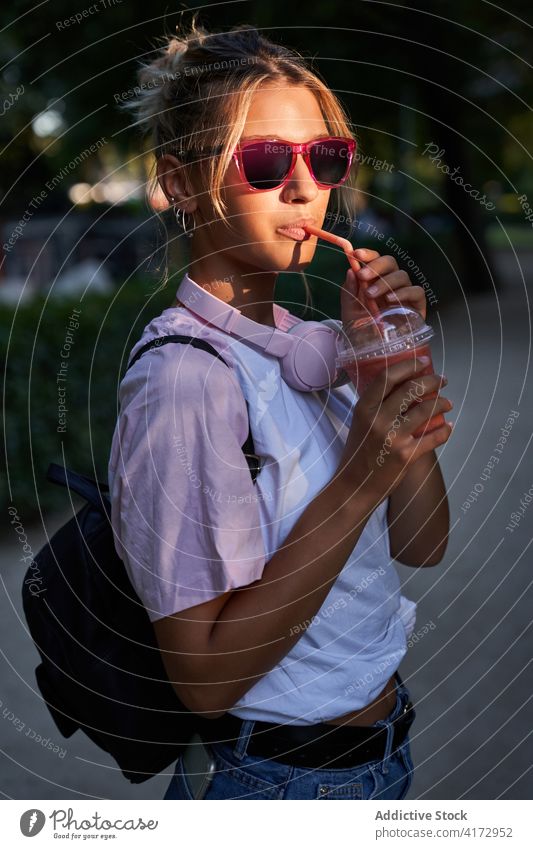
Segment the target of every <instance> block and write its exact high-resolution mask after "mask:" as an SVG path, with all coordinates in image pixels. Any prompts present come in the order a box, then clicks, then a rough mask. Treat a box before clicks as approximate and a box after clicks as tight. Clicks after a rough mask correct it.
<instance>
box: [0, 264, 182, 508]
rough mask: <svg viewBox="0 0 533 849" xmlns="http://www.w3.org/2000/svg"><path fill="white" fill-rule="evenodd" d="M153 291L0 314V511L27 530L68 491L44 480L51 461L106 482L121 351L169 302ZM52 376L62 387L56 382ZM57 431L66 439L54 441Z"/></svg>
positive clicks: (38, 302)
mask: <svg viewBox="0 0 533 849" xmlns="http://www.w3.org/2000/svg"><path fill="white" fill-rule="evenodd" d="M154 290H155V287H154V284H153V281H150V282H147V281H146V280H131V281H129V282H128V284H127V286H125V287H123V290H122V291H121V292H120V293H116V294H114V295H113V296H112V297H109V296H103V295H96V294H90V295H87V296H86V297H85V298H83V301H82V302H81V303H80V301H79V299H78V298H75V299H71V298H69V299H67V298H61V299H59V298H57V299H48V301H47V300H46V296H39V297H37V298H35V299H34V300H33V301H32V302H31V303H30V304H27V305H23V306H21V307H19V308H18V309H17V310H13V309H10V308H8V307H7V306H5V305H2V306H0V350H1V352H2V356H3V358H4V360H5V362H6V370H5V378H6V383H5V396H4V397H5V420H4V427H5V446H6V450H5V455H4V462H5V464H6V466H7V468H5V469H4V474H2V475H1V476H0V499H1V502H2V508H3V509H4V510H5V509H6V508H7V506H8V505H9V504H10V503H13V504H14V505H15V506H16V507H17V509H18V512H19V515H20V516H21V518H22V517H24V518H23V521H31V520H32V519H34V518H36V517H37V515H38V513H39V510H40V509H41V510H48V509H54V508H58V509H63V508H64V507H65V506H66V504H68V495H67V496H65V492H66V491H65V490H64V489H63V488H61V487H58V486H56V485H54V484H51V483H49V482H48V481H47V480H46V478H45V475H46V470H47V468H48V464H49V463H50V462H57V463H63V462H65V463H66V465H67V466H68V467H69V468H72V469H74V470H75V471H78V472H81V473H82V474H87V475H90V476H91V477H94V476H97V477H98V478H99V479H100V480H104V481H105V480H107V462H108V457H109V450H110V446H111V439H112V436H113V430H114V426H115V421H116V415H117V389H118V384H119V382H120V378H121V376H122V374H123V373H124V370H125V367H126V361H127V357H128V354H129V351H130V350H131V348H132V347H133V345H134V344H135V342H136V341H137V339H138V338H139V337H140V335H141V333H142V330H143V328H144V326H145V325H146V324H147V323H148V322H149V321H150V319H151V318H152V317H153V316H155V315H158V314H159V313H160V312H161V311H162V310H163V309H165V308H166V307H168V306H170V304H171V303H172V301H173V300H174V288H173V287H170V285H169V286H168V287H166V289H164V290H162V291H160V292H158V293H157V294H156V295H154V294H153V292H154ZM74 309H78V310H81V312H80V313H79V319H78V324H79V326H78V327H77V328H75V327H71V328H70V333H69V325H70V322H69V317H70V316H72V315H76V314H75V313H74V312H73V310H74ZM73 324H74V323H73ZM65 342H66V344H67V345H70V348H69V349H67V348H65ZM67 352H68V354H69V356H68V358H64V356H62V353H63V354H65V353H67ZM62 363H67V368H66V369H62ZM58 375H59V376H60V377H64V378H65V379H64V380H60V381H59V382H58V381H57V376H58ZM59 389H61V390H62V392H64V396H63V397H64V401H63V406H65V407H66V408H67V412H66V413H65V418H64V419H60V418H59V401H60V400H62V399H60V396H59ZM63 424H64V426H65V432H58V427H60V426H63ZM8 481H9V484H10V487H11V495H10V493H9V487H8Z"/></svg>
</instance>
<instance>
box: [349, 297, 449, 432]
mask: <svg viewBox="0 0 533 849" xmlns="http://www.w3.org/2000/svg"><path fill="white" fill-rule="evenodd" d="M342 330H343V333H342V334H341V337H342V338H343V342H344V346H345V348H344V350H342V351H341V352H340V353H339V355H338V357H337V368H343V369H344V370H345V372H346V374H347V375H348V376H349V378H350V380H352V382H353V384H354V386H355V389H356V391H357V393H358V395H361V394H362V393H363V392H364V391H365V389H366V388H367V386H368V385H369V384H370V383H371V381H372V380H374V378H375V377H376V376H377V375H378V374H379V373H380V372H381V371H383V369H386V368H389V367H390V366H392V365H393V364H394V363H398V362H401V361H402V360H407V359H410V358H412V359H413V361H414V360H415V359H416V358H417V357H421V356H426V357H429V359H430V362H429V364H428V366H427V367H426V368H425V369H424V370H423V371H419V372H418V375H419V376H422V375H424V374H433V361H432V359H431V348H430V345H429V342H430V339H432V337H433V336H434V332H433V330H432V328H431V327H430V326H429V325H428V324H426V322H425V321H424V319H423V318H422V316H421V315H420V313H418V312H416V311H415V310H412V309H410V308H409V307H391V308H390V309H387V310H383V311H382V312H380V313H379V314H378V315H377V316H375V317H373V316H368V317H365V318H360V319H356V320H355V321H352V322H349V323H348V324H345V325H343V328H342ZM414 380H415V381H416V378H414ZM437 395H438V393H437V392H429V393H427V394H425V395H422V394H419V392H418V391H416V389H415V392H414V393H413V391H412V390H411V391H410V393H409V396H407V397H406V403H407V402H410V403H408V406H407V407H406V408H405V409H406V410H408V409H409V408H410V407H412V406H413V405H414V404H418V403H420V402H421V401H427V400H428V399H431V398H436V397H437ZM443 424H445V418H444V415H443V414H442V413H437V415H435V416H433V417H432V418H430V419H429V420H428V422H427V423H424V424H423V425H421V426H420V427H419V428H418V429H417V430H416V431H413V436H415V437H419V436H423V435H425V434H428V433H431V432H432V431H434V430H436V429H437V428H439V427H442V425H443Z"/></svg>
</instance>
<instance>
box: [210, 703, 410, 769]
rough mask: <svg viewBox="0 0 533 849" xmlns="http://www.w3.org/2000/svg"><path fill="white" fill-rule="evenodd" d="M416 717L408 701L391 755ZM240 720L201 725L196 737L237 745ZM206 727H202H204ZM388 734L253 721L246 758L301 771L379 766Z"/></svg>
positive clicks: (361, 727)
mask: <svg viewBox="0 0 533 849" xmlns="http://www.w3.org/2000/svg"><path fill="white" fill-rule="evenodd" d="M415 716H416V713H415V710H414V707H413V704H412V702H411V701H408V702H407V704H406V705H405V706H404V708H403V711H402V713H401V714H400V715H399V716H397V717H396V719H394V720H392V725H393V727H394V736H393V741H392V751H394V750H395V749H396V748H398V746H400V745H401V744H402V743H403V741H404V740H405V737H406V736H407V733H408V731H409V728H410V727H411V725H412V723H413V721H414V719H415ZM244 721H245V720H243V719H240V718H239V717H238V716H234V715H233V714H231V713H226V714H224V715H223V716H221V717H219V718H218V719H213V720H212V719H206V720H205V723H204V725H202V726H201V728H200V734H201V736H202V738H203V740H204V741H205V742H206V743H215V744H216V743H224V744H226V745H230V746H231V747H232V748H233V747H234V746H235V745H236V742H237V738H238V737H239V734H240V731H241V728H242V724H243V722H244ZM204 726H205V727H204ZM386 743H387V728H386V727H379V728H373V727H372V726H364V725H344V726H340V725H328V723H319V724H318V725H277V724H276V723H272V722H260V721H256V720H254V726H253V728H252V733H251V735H250V738H249V740H248V747H247V749H246V752H247V754H249V755H252V756H254V757H263V758H269V759H271V760H275V761H280V762H281V763H284V764H288V765H289V766H299V767H302V768H304V769H325V768H331V769H347V768H350V767H354V766H359V765H360V764H364V763H366V762H367V761H374V760H383V758H384V757H385V746H386Z"/></svg>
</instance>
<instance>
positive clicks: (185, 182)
mask: <svg viewBox="0 0 533 849" xmlns="http://www.w3.org/2000/svg"><path fill="white" fill-rule="evenodd" d="M157 180H158V182H159V185H160V186H161V189H162V191H163V193H164V194H165V196H166V198H167V199H168V202H169V204H175V205H176V206H179V208H180V209H183V211H184V212H189V213H191V212H194V211H195V209H197V207H198V202H197V200H196V198H195V197H194V196H193V192H192V188H191V185H190V179H188V177H187V174H186V168H185V167H184V166H183V163H182V162H181V161H180V160H179V159H177V157H175V156H173V155H172V154H171V153H166V154H165V155H164V156H161V157H160V158H159V159H158V160H157ZM171 198H173V200H172V201H171Z"/></svg>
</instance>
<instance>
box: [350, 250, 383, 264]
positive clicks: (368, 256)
mask: <svg viewBox="0 0 533 849" xmlns="http://www.w3.org/2000/svg"><path fill="white" fill-rule="evenodd" d="M353 255H354V257H355V258H356V259H358V260H359V262H365V263H366V262H371V261H372V260H374V259H377V258H378V256H379V255H380V254H379V253H378V252H377V251H374V250H372V249H371V248H355V250H354V252H353Z"/></svg>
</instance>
